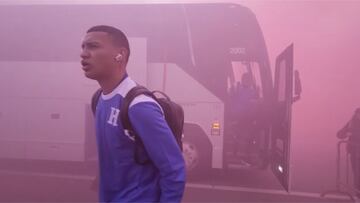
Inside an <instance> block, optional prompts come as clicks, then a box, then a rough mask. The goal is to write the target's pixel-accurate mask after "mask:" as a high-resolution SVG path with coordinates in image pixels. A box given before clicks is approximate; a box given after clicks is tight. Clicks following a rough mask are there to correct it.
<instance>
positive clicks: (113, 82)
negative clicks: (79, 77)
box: [98, 72, 126, 94]
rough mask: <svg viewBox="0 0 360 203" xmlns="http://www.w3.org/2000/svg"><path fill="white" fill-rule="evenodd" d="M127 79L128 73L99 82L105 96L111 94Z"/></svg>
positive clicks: (115, 75)
mask: <svg viewBox="0 0 360 203" xmlns="http://www.w3.org/2000/svg"><path fill="white" fill-rule="evenodd" d="M125 77H126V72H121V73H120V74H114V75H113V77H111V78H107V79H106V80H101V81H98V82H99V85H100V86H101V89H102V91H103V93H104V94H109V93H111V92H112V91H113V90H114V89H115V88H116V87H117V86H118V85H119V84H120V83H121V82H122V80H123V79H124V78H125Z"/></svg>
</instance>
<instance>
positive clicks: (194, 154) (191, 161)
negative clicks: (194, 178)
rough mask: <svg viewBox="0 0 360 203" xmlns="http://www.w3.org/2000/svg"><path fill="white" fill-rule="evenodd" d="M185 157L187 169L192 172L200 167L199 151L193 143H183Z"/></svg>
mask: <svg viewBox="0 0 360 203" xmlns="http://www.w3.org/2000/svg"><path fill="white" fill-rule="evenodd" d="M183 155H184V159H185V164H186V169H187V171H189V172H191V171H194V169H196V168H197V167H198V165H199V158H200V157H199V151H198V149H197V147H196V145H194V144H193V143H190V142H184V143H183Z"/></svg>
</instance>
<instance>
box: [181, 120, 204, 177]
mask: <svg viewBox="0 0 360 203" xmlns="http://www.w3.org/2000/svg"><path fill="white" fill-rule="evenodd" d="M183 156H184V159H185V164H186V173H187V176H188V178H190V179H196V178H203V177H205V176H207V175H208V173H207V172H210V171H211V170H210V168H211V145H210V142H209V141H208V140H207V137H206V135H205V133H204V132H203V131H202V130H201V129H200V128H199V127H197V126H196V125H188V126H185V128H184V139H183Z"/></svg>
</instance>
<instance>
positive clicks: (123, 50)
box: [119, 47, 129, 61]
mask: <svg viewBox="0 0 360 203" xmlns="http://www.w3.org/2000/svg"><path fill="white" fill-rule="evenodd" d="M119 54H121V55H122V60H125V61H127V59H128V54H129V52H128V50H127V49H126V48H124V47H121V48H119Z"/></svg>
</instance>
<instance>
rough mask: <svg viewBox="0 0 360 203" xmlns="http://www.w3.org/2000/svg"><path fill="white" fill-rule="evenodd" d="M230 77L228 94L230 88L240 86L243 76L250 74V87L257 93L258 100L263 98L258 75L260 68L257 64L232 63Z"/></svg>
mask: <svg viewBox="0 0 360 203" xmlns="http://www.w3.org/2000/svg"><path fill="white" fill-rule="evenodd" d="M231 65H232V75H230V76H229V77H228V93H230V92H231V88H234V89H236V87H238V85H241V84H242V80H243V76H244V75H245V74H250V76H251V78H252V82H253V84H252V86H253V88H254V89H255V90H256V91H257V97H258V98H259V99H260V98H262V97H263V94H262V83H261V75H260V69H259V68H260V67H259V64H258V63H257V62H244V61H233V62H231Z"/></svg>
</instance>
